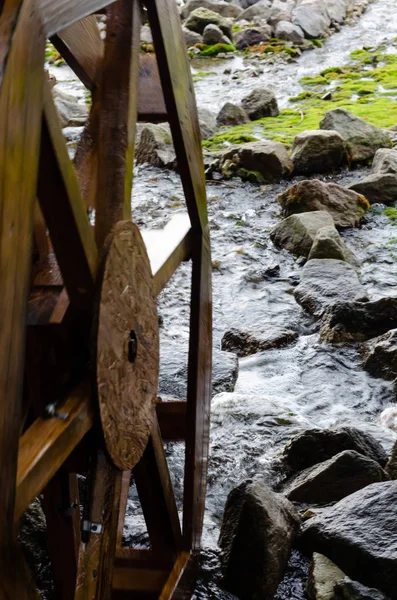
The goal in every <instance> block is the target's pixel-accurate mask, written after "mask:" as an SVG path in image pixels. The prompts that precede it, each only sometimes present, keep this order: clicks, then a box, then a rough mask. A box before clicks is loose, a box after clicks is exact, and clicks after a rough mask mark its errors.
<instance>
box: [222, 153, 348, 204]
mask: <svg viewBox="0 0 397 600" xmlns="http://www.w3.org/2000/svg"><path fill="white" fill-rule="evenodd" d="M226 161H229V163H228V168H229V169H230V170H231V172H232V173H233V172H234V173H238V172H239V170H240V169H244V170H245V171H253V172H256V173H259V174H260V175H261V176H262V177H263V179H264V181H265V182H266V183H272V182H274V181H278V180H280V179H281V178H282V177H288V176H289V175H290V173H291V171H292V162H291V160H290V158H289V156H288V152H287V150H286V148H285V146H283V144H280V143H279V142H250V143H249V144H243V145H242V146H233V147H232V148H230V149H228V150H226V151H225V152H224V153H223V154H222V157H221V160H220V166H221V168H223V167H224V166H225V163H226ZM351 193H354V192H351Z"/></svg>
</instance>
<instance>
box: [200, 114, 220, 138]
mask: <svg viewBox="0 0 397 600" xmlns="http://www.w3.org/2000/svg"><path fill="white" fill-rule="evenodd" d="M197 112H198V119H199V125H200V133H201V139H202V140H206V139H207V138H209V137H211V136H212V135H214V133H215V132H216V131H218V127H217V124H216V116H215V115H214V113H213V112H211V111H210V110H209V109H208V108H199V109H198V111H197Z"/></svg>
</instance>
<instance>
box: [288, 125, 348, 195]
mask: <svg viewBox="0 0 397 600" xmlns="http://www.w3.org/2000/svg"><path fill="white" fill-rule="evenodd" d="M345 156H346V150H345V142H344V140H343V137H342V136H341V135H340V133H338V132H337V131H325V130H324V131H322V130H319V131H304V132H303V133H300V134H299V135H297V136H296V138H295V139H294V143H293V146H292V154H291V160H292V162H293V163H294V172H295V173H297V174H301V175H303V174H306V173H328V172H330V171H335V169H337V168H338V167H340V165H341V164H342V162H343V159H344V158H345ZM357 191H358V190H357Z"/></svg>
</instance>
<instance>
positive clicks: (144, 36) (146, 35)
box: [141, 25, 153, 44]
mask: <svg viewBox="0 0 397 600" xmlns="http://www.w3.org/2000/svg"><path fill="white" fill-rule="evenodd" d="M141 42H145V43H146V44H153V36H152V31H151V29H150V27H148V26H147V25H143V26H142V27H141Z"/></svg>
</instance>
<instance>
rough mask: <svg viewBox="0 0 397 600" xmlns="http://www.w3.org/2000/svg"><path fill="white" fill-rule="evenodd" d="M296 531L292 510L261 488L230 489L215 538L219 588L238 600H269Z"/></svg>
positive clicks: (254, 485)
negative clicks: (220, 579)
mask: <svg viewBox="0 0 397 600" xmlns="http://www.w3.org/2000/svg"><path fill="white" fill-rule="evenodd" d="M298 528H299V518H298V515H297V513H296V511H295V509H294V507H293V505H292V504H291V503H290V502H289V501H288V500H287V499H286V498H284V497H283V496H282V495H281V494H276V493H274V492H273V491H272V490H271V489H270V488H268V487H267V486H266V485H265V484H263V483H261V482H252V481H246V482H244V483H242V484H241V485H239V486H238V487H237V488H235V489H234V490H232V492H230V494H229V496H228V499H227V502H226V507H225V513H224V516H223V522H222V527H221V533H220V537H219V546H220V547H221V549H222V554H221V561H222V572H223V582H222V584H223V586H224V587H225V588H226V589H227V590H229V591H230V592H231V593H232V594H235V595H236V596H238V598H241V600H273V598H274V595H275V593H276V590H277V587H278V585H279V583H280V581H281V580H282V578H283V576H284V572H285V569H286V567H287V562H288V559H289V556H290V553H291V548H292V542H293V540H294V538H295V536H296V533H297V531H298Z"/></svg>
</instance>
